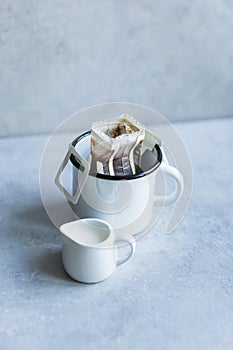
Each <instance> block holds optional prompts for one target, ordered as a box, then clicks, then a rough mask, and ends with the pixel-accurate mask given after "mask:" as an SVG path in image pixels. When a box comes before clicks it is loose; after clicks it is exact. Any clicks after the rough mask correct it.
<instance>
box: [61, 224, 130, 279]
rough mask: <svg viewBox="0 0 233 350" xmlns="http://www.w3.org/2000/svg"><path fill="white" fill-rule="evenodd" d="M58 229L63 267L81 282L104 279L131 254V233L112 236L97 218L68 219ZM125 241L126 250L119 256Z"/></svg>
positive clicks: (111, 231)
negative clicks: (123, 255) (70, 220)
mask: <svg viewBox="0 0 233 350" xmlns="http://www.w3.org/2000/svg"><path fill="white" fill-rule="evenodd" d="M60 232H61V234H62V241H63V249H62V261H63V265H64V268H65V270H66V272H67V273H68V274H69V275H70V276H71V277H72V278H73V279H75V280H77V281H79V282H83V283H96V282H100V281H103V280H105V279H106V278H107V277H109V276H110V275H111V274H112V273H113V272H114V270H115V268H116V267H117V266H120V265H122V264H124V263H125V262H126V261H128V260H129V259H130V258H131V257H132V256H133V254H134V252H135V248H136V242H135V239H134V237H133V236H130V235H124V236H123V237H119V236H118V237H117V238H116V236H115V233H114V230H113V229H112V227H111V226H110V225H109V224H108V223H107V222H105V221H104V220H100V219H93V218H89V219H81V220H75V221H72V222H68V223H66V224H63V225H62V226H61V227H60ZM120 242H121V244H120ZM123 242H124V244H123ZM125 245H129V248H130V249H129V252H128V254H127V255H126V256H125V257H123V258H119V253H118V251H119V249H120V247H121V246H125Z"/></svg>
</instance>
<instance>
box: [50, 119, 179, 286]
mask: <svg viewBox="0 0 233 350" xmlns="http://www.w3.org/2000/svg"><path fill="white" fill-rule="evenodd" d="M68 162H71V164H72V184H73V191H72V193H70V192H68V191H67V189H66V188H65V186H63V184H62V181H61V177H62V173H63V171H64V169H65V167H66V166H67V164H68ZM158 171H162V172H163V174H164V175H168V176H170V177H171V178H172V179H174V180H175V183H176V186H175V190H174V191H173V192H172V193H171V194H166V195H163V196H161V195H160V196H158V195H156V194H155V188H156V178H157V173H158ZM55 184H56V185H57V187H58V188H59V189H60V190H61V191H62V192H63V193H64V195H65V197H66V198H67V200H68V202H69V203H70V206H71V208H72V210H73V212H74V213H75V214H76V215H77V217H78V218H79V220H77V225H78V226H80V224H81V221H82V220H84V221H85V220H87V221H85V222H88V220H89V224H88V225H89V226H88V227H89V228H90V222H92V225H91V232H92V233H90V232H89V231H90V230H87V232H89V233H86V235H85V237H84V238H83V240H84V246H85V247H86V249H87V247H89V248H90V247H92V254H94V251H95V250H98V255H99V254H100V253H99V250H100V249H101V248H103V247H104V248H106V246H105V243H106V238H105V239H102V238H101V237H102V236H101V237H99V238H98V239H97V241H98V242H94V248H93V246H92V244H91V243H93V242H92V241H91V240H89V239H88V237H89V236H88V235H92V236H93V234H94V231H96V228H98V230H100V228H99V227H100V226H101V225H105V226H106V225H107V226H106V227H108V229H109V227H110V229H109V230H110V231H111V232H112V230H113V232H114V235H115V236H114V237H115V239H114V240H113V241H115V242H116V241H119V240H121V241H126V242H127V243H128V244H129V245H130V246H131V252H130V254H129V256H132V254H133V252H134V250H135V239H136V238H137V237H139V235H140V234H142V233H143V232H145V231H146V230H147V229H148V227H149V225H150V223H151V220H152V217H153V211H154V207H155V206H156V205H164V204H165V205H166V204H170V203H173V202H175V201H176V200H177V199H178V198H179V197H180V195H181V193H182V191H183V178H182V175H181V173H180V172H179V170H178V169H177V168H175V167H173V166H171V165H169V163H168V161H167V157H166V154H165V152H164V149H163V147H162V142H161V140H160V138H159V137H157V136H156V135H154V134H153V133H152V132H150V131H149V130H148V129H147V128H145V126H144V125H143V124H141V123H140V122H139V121H137V120H136V119H135V118H133V117H132V116H129V115H127V114H123V115H121V116H119V117H116V118H113V119H108V120H103V121H101V122H95V123H93V124H92V127H91V130H90V131H87V132H85V133H83V134H81V135H79V136H77V137H76V138H75V139H74V140H73V141H72V142H71V143H70V145H69V148H68V151H67V154H66V156H65V158H64V160H63V162H62V164H61V166H60V168H59V170H58V172H57V175H56V178H55ZM90 220H92V221H90ZM93 222H95V224H93ZM103 223H104V224H103ZM75 225H76V224H75V222H73V223H72V224H71V223H67V231H66V226H65V229H64V226H63V228H62V229H61V230H60V231H61V233H62V238H63V247H64V248H63V264H64V266H65V269H66V271H67V272H68V273H69V274H70V275H71V276H72V277H73V278H75V279H77V280H79V281H82V282H88V283H90V282H98V281H100V280H103V279H105V278H106V277H108V275H110V273H108V274H107V275H106V276H105V277H103V276H102V274H101V273H100V272H101V271H103V270H104V269H103V267H102V268H99V275H98V273H97V274H96V271H94V274H93V276H92V274H91V273H92V272H93V266H94V265H95V266H98V261H100V260H101V259H100V258H96V259H95V258H93V261H92V262H90V261H88V262H87V263H86V264H84V265H85V268H84V271H81V272H82V273H81V275H80V271H79V269H78V267H77V261H76V255H77V254H78V253H77V252H78V251H79V254H78V256H79V258H78V259H79V262H80V256H82V254H83V253H82V251H83V244H81V248H80V246H79V244H80V242H77V240H75V239H74V235H75ZM70 227H73V228H72V230H71V231H72V232H71V233H72V237H71V236H70V235H69V234H68V233H67V232H68V231H69V232H70ZM77 230H78V229H77ZM84 231H85V230H84ZM98 232H99V231H98ZM77 235H78V233H77ZM82 235H83V234H82ZM68 236H69V237H68ZM92 236H90V237H92ZM82 237H83V236H82ZM93 239H94V238H93ZM67 240H68V241H67ZM94 241H95V239H94ZM71 242H72V244H73V248H72V249H73V250H72V249H71V246H72V245H71ZM111 242H112V241H111ZM111 244H112V243H111ZM67 247H68V248H67ZM69 247H70V248H69ZM78 248H79V249H78ZM69 249H70V250H69ZM71 250H72V251H71ZM64 251H65V253H64ZM80 252H81V253H80ZM80 254H81V255H80ZM86 254H87V253H86ZM86 254H84V256H83V259H84V260H85V259H86ZM96 254H97V253H96ZM94 255H95V254H94ZM96 256H97V255H96ZM109 259H110V260H111V259H112V255H111V257H110V258H109ZM126 260H128V259H126ZM126 260H125V261H126ZM75 261H76V263H75ZM114 264H115V265H116V266H117V262H115V260H114V263H113V265H114ZM74 266H75V268H74V269H75V272H70V271H71V270H72V271H73V267H74ZM79 266H80V264H79ZM96 269H97V267H96ZM87 275H88V276H89V277H90V278H85V277H83V276H87ZM97 275H98V276H97ZM100 276H102V277H100Z"/></svg>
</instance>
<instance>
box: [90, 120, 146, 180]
mask: <svg viewBox="0 0 233 350" xmlns="http://www.w3.org/2000/svg"><path fill="white" fill-rule="evenodd" d="M144 138H145V127H144V126H143V125H142V124H141V123H139V122H138V121H137V120H135V119H134V118H133V117H131V116H129V115H127V114H124V115H122V116H120V117H117V118H114V119H109V120H104V121H101V122H95V123H93V124H92V128H91V170H90V173H91V174H92V175H96V174H97V173H100V174H106V175H111V176H127V175H134V174H136V173H137V171H138V169H139V168H140V161H141V146H142V142H143V140H144Z"/></svg>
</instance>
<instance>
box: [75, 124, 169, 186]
mask: <svg viewBox="0 0 233 350" xmlns="http://www.w3.org/2000/svg"><path fill="white" fill-rule="evenodd" d="M90 134H91V131H90V130H89V131H86V132H84V133H83V134H81V135H79V136H77V137H76V138H75V139H74V140H73V141H72V142H71V145H72V146H73V147H75V146H76V145H77V144H78V142H79V141H81V140H82V139H83V138H84V137H86V136H88V135H90ZM154 148H155V149H156V151H157V153H158V157H157V161H156V162H155V164H154V165H153V166H152V167H151V168H150V169H148V170H146V171H143V172H140V173H137V174H135V175H107V174H100V173H97V174H96V175H93V174H88V175H89V176H92V177H97V178H99V179H105V180H113V181H114V180H134V179H139V178H141V177H144V176H147V175H149V174H151V173H152V172H154V171H155V170H156V169H157V168H158V167H159V166H160V165H161V163H162V159H163V155H162V151H161V149H160V147H159V145H158V144H157V143H156V144H155V145H154ZM70 161H71V163H72V164H73V165H74V166H75V167H76V168H77V169H80V170H82V168H83V166H82V165H81V164H80V163H79V161H78V160H77V159H76V158H75V156H74V155H73V154H72V155H71V156H70Z"/></svg>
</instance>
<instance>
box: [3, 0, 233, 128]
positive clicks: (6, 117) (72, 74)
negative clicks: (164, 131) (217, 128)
mask: <svg viewBox="0 0 233 350" xmlns="http://www.w3.org/2000/svg"><path fill="white" fill-rule="evenodd" d="M232 17H233V2H232V1H230V0H221V1H219V0H206V1H203V0H195V1H189V2H187V1H185V0H176V1H173V0H166V1H164V0H156V1H154V0H134V1H130V0H118V1H115V0H96V1H92V0H70V1H66V0H59V1H53V0H48V1H43V2H39V1H37V0H21V1H9V0H1V2H0V82H1V83H0V96H1V103H0V116H1V128H0V135H12V134H14V135H17V134H28V133H39V132H50V131H52V130H53V129H54V127H55V126H57V124H58V123H59V122H62V121H63V119H64V117H67V116H69V115H71V114H72V113H74V112H76V111H78V110H80V109H81V108H85V107H88V106H91V105H94V104H99V103H103V102H110V101H126V102H133V103H138V104H142V105H145V106H149V107H152V108H154V109H156V110H158V112H160V113H161V114H164V115H165V116H166V117H167V118H169V119H170V120H184V119H186V120H187V119H190V118H206V117H214V116H217V117H219V116H226V115H232V114H233V99H232V91H233V65H232V60H233V40H232V32H233V23H232Z"/></svg>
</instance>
